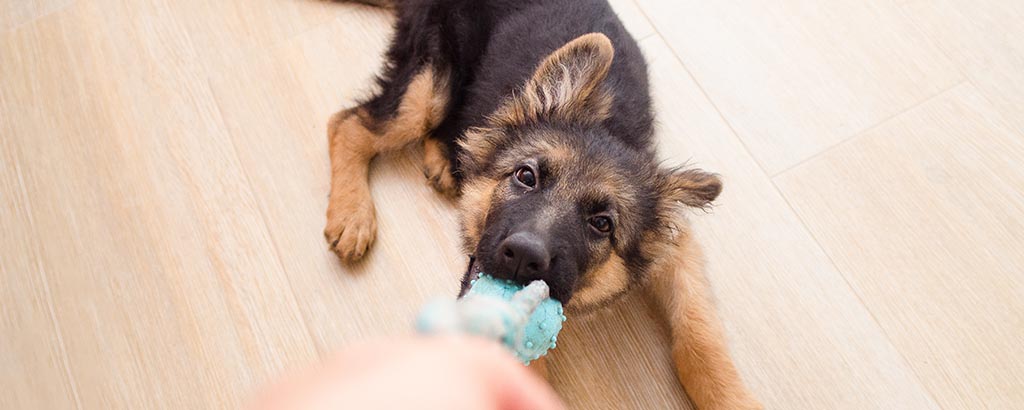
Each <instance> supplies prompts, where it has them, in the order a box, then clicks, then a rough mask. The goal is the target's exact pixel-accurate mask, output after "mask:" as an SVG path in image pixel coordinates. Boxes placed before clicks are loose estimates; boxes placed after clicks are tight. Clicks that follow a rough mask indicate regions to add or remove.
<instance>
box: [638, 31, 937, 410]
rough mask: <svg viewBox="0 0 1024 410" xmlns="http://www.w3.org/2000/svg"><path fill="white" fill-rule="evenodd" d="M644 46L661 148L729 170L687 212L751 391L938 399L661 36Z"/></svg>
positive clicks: (787, 399)
mask: <svg viewBox="0 0 1024 410" xmlns="http://www.w3.org/2000/svg"><path fill="white" fill-rule="evenodd" d="M644 49H645V50H646V53H647V56H648V58H649V60H650V61H651V66H652V69H651V73H652V76H653V80H654V81H653V84H654V96H655V100H656V101H657V107H658V110H657V112H658V120H659V123H660V129H659V138H660V146H661V150H662V151H661V153H662V155H663V156H664V157H665V158H667V160H668V163H670V164H671V163H679V162H681V161H685V160H688V159H690V160H692V163H693V164H695V165H697V166H700V167H702V168H705V169H708V170H712V171H715V172H719V173H721V174H722V175H723V176H724V181H725V189H724V191H723V193H722V196H721V197H720V198H719V200H717V201H716V203H717V205H716V206H715V208H714V212H713V213H712V214H710V215H703V214H701V213H700V212H697V213H695V214H694V215H693V217H692V218H691V219H692V221H693V223H694V230H695V235H697V238H698V242H699V243H700V244H701V245H702V246H703V248H704V250H705V253H706V257H707V259H708V273H707V275H708V279H709V280H710V282H711V285H712V289H713V290H714V294H715V296H716V298H717V306H718V309H719V314H720V316H721V317H722V320H723V322H724V325H725V329H726V333H727V335H728V340H729V342H730V347H731V348H732V352H733V355H734V358H735V359H736V361H737V365H738V367H739V369H740V372H741V373H742V375H743V377H744V378H745V380H746V381H747V382H748V383H749V384H750V386H751V388H752V389H753V391H754V394H755V395H757V396H759V397H760V398H761V399H762V401H763V402H764V403H765V406H767V407H768V408H780V409H787V408H808V409H811V408H818V409H825V408H914V409H927V408H937V407H938V406H936V404H935V403H934V402H933V401H932V400H931V398H930V396H929V395H928V394H927V392H926V391H924V389H923V388H922V387H921V386H920V384H919V383H918V381H917V380H916V378H915V377H914V375H913V373H912V372H911V371H910V370H909V369H908V368H907V367H906V365H905V364H904V363H903V360H902V358H901V356H900V353H899V352H898V351H896V349H895V348H894V347H893V346H892V345H891V344H890V343H889V341H888V340H887V339H886V337H885V335H884V333H883V332H882V331H881V329H879V328H878V326H877V324H876V323H874V321H873V320H872V318H871V315H870V314H869V313H868V311H867V310H865V309H864V307H863V306H861V304H860V303H859V302H858V300H857V298H856V296H855V295H854V294H853V293H852V292H851V291H850V289H849V288H848V287H847V286H846V283H845V282H844V280H843V277H842V276H841V275H840V274H839V272H838V271H837V270H836V269H835V267H834V266H833V265H832V263H831V262H830V261H829V259H828V258H827V257H826V255H825V254H824V252H822V250H821V248H819V247H818V245H817V244H816V243H815V242H814V240H813V238H812V237H811V236H810V234H808V232H807V231H806V230H805V229H804V228H803V226H802V225H801V223H800V220H799V219H798V218H797V217H796V215H794V214H793V212H792V211H791V210H790V208H789V206H788V205H787V204H786V201H785V200H784V199H783V198H782V197H781V196H780V195H779V194H778V193H777V192H776V191H775V190H774V189H773V187H772V184H771V182H770V180H769V179H768V177H767V176H766V175H765V174H764V173H763V172H762V171H761V170H760V169H759V168H758V167H757V164H756V163H755V162H754V160H753V158H751V157H750V155H748V154H747V153H746V152H745V151H744V149H743V146H742V145H741V144H740V142H739V140H738V139H737V138H736V137H735V136H734V135H732V134H730V131H729V129H728V127H727V126H726V124H724V123H723V122H722V121H721V120H720V119H719V118H718V117H717V115H716V113H715V111H714V107H712V106H711V104H709V103H708V101H707V100H706V99H704V98H702V97H701V93H700V90H699V88H698V87H697V85H696V84H695V83H693V82H692V80H690V78H689V77H688V76H687V73H686V71H685V70H684V69H683V68H682V66H681V65H680V63H679V62H678V61H677V60H676V59H675V57H674V56H673V55H672V53H671V51H670V50H669V49H668V47H667V45H665V44H664V43H663V42H661V40H660V39H654V38H652V39H649V40H648V41H646V42H645V44H644ZM648 348H650V347H648ZM658 348H659V349H660V348H661V346H660V345H659V346H658ZM808 386H820V387H822V388H812V389H809V388H808ZM824 386H828V387H827V388H824Z"/></svg>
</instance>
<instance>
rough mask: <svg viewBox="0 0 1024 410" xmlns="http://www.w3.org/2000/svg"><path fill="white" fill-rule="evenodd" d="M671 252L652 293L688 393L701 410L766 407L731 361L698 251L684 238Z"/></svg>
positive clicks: (655, 277)
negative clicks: (750, 390)
mask: <svg viewBox="0 0 1024 410" xmlns="http://www.w3.org/2000/svg"><path fill="white" fill-rule="evenodd" d="M671 251H672V253H670V254H668V255H665V256H666V257H665V259H664V260H662V261H660V263H659V266H657V267H656V270H655V271H654V272H652V274H653V277H652V278H651V283H650V284H649V286H648V291H649V292H650V296H651V297H652V298H653V300H654V301H655V302H656V303H657V304H658V305H659V307H660V308H661V309H662V311H663V313H664V315H665V318H666V320H667V321H668V324H669V327H670V330H671V335H672V358H673V360H674V361H675V364H676V370H677V374H678V376H679V380H680V381H681V382H682V384H683V387H684V388H685V389H686V392H687V394H689V396H690V399H691V400H693V402H694V403H695V404H696V405H697V408H698V409H700V410H726V409H729V410H731V409H760V408H762V406H761V404H760V403H758V401H757V400H756V399H755V398H754V397H753V395H751V394H750V392H749V391H747V389H746V387H744V385H743V382H742V381H741V380H740V376H739V373H738V372H737V371H736V367H735V366H734V365H733V363H732V359H731V358H730V357H729V351H728V349H727V347H726V344H725V340H724V335H723V332H722V329H721V324H720V323H719V322H718V318H717V317H716V316H715V312H714V306H713V305H712V304H711V302H710V300H709V289H708V285H707V283H706V281H705V279H704V274H703V257H702V254H701V252H700V250H699V249H698V248H697V246H696V245H695V244H694V243H693V242H692V241H691V240H690V239H689V237H687V236H683V237H681V238H679V240H678V243H677V245H675V247H674V248H673V249H671Z"/></svg>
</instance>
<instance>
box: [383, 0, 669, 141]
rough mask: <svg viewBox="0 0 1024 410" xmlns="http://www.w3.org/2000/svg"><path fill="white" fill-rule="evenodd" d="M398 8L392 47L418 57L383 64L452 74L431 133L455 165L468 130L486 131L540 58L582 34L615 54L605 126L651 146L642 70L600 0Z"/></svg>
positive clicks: (444, 0)
mask: <svg viewBox="0 0 1024 410" xmlns="http://www.w3.org/2000/svg"><path fill="white" fill-rule="evenodd" d="M396 7H397V10H398V14H399V27H398V32H397V35H396V38H395V39H394V41H395V42H398V43H401V42H418V43H419V44H416V45H415V46H414V47H406V48H405V49H413V50H416V52H415V53H416V54H417V55H415V56H389V59H390V60H391V61H396V60H401V59H403V58H417V59H423V60H429V61H430V62H431V64H434V65H436V66H438V67H436V71H439V72H448V73H450V74H449V75H450V81H449V83H448V87H449V88H450V91H451V96H452V97H451V98H452V100H451V103H450V104H449V110H450V111H449V113H448V114H449V115H448V116H447V117H446V119H445V121H444V123H443V124H441V125H440V126H439V127H438V129H437V130H436V131H435V133H434V135H435V137H436V138H438V139H439V140H441V141H444V142H446V143H447V144H449V152H451V153H452V158H453V159H454V157H455V156H456V155H457V151H458V147H457V146H456V144H455V141H456V140H457V139H458V137H459V136H460V135H462V134H463V133H464V132H465V131H466V129H468V128H469V127H476V126H481V125H484V123H485V122H486V117H487V116H488V115H490V114H492V113H494V111H495V110H496V109H497V108H498V106H499V104H501V102H502V101H505V100H506V99H507V98H508V97H509V96H510V95H511V94H512V93H513V92H515V90H516V89H517V88H519V87H521V86H522V85H523V84H524V83H525V82H526V80H527V79H528V78H529V76H530V75H531V74H532V73H533V72H534V70H535V69H536V68H537V65H538V64H539V63H540V62H541V60H543V59H544V57H546V56H547V55H549V54H551V52H553V51H555V50H556V49H558V48H559V47H561V46H563V45H565V44H566V43H567V42H569V41H570V40H572V39H574V38H577V37H579V36H581V35H583V34H587V33H602V34H604V35H605V36H607V37H608V38H609V39H610V40H611V42H612V44H613V46H614V48H615V53H616V57H615V60H614V62H613V64H612V67H611V70H610V72H609V73H608V78H607V80H606V81H605V87H607V88H608V92H610V93H611V94H613V95H614V98H613V99H612V101H613V103H612V107H611V112H610V116H609V117H608V119H607V120H605V122H604V126H605V127H606V128H607V129H608V130H609V131H610V132H611V134H612V135H614V136H616V137H617V138H619V139H621V140H622V141H623V142H624V143H626V144H627V145H629V146H632V147H634V148H638V149H646V148H647V147H648V145H649V144H650V142H651V136H652V133H653V126H652V123H653V115H652V113H651V108H650V105H651V104H650V97H649V93H648V84H647V67H646V64H645V63H644V59H643V56H642V54H641V52H640V49H639V47H638V46H637V44H636V41H635V40H634V39H633V37H632V36H631V35H630V34H629V32H627V31H626V29H625V28H624V27H623V25H622V23H621V22H620V21H619V19H618V16H616V14H615V12H614V11H613V10H612V9H611V7H610V6H609V4H608V2H607V1H606V0H404V1H403V0H399V2H398V3H397V5H396ZM393 49H395V48H394V47H393ZM398 74H401V75H413V74H414V73H398ZM390 100H391V101H393V100H394V98H392V99H390Z"/></svg>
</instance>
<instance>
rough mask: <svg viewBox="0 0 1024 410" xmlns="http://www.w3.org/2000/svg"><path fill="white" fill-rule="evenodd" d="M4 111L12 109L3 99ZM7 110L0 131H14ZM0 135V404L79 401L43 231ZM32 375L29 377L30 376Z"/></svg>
mask: <svg viewBox="0 0 1024 410" xmlns="http://www.w3.org/2000/svg"><path fill="white" fill-rule="evenodd" d="M0 112H9V111H8V110H7V109H6V108H5V107H4V106H3V105H2V100H0ZM6 120H7V117H6V116H0V132H2V133H3V134H4V135H10V127H9V124H7V123H6V122H7V121H6ZM15 149H16V147H15V146H14V145H13V144H12V141H11V140H10V139H8V138H0V232H3V235H0V250H2V253H0V313H2V315H0V335H2V336H0V367H2V368H3V369H4V370H3V372H0V386H2V387H3V390H4V392H5V393H4V394H0V408H5V409H14V408H21V407H25V406H29V405H31V406H32V407H36V408H51V409H57V408H61V409H70V408H75V407H77V403H76V398H75V393H74V386H73V384H72V383H73V381H72V380H71V378H70V377H69V375H68V370H67V362H66V361H65V358H64V351H63V349H64V346H63V344H62V343H61V340H60V339H61V335H60V332H59V329H58V327H57V325H56V323H54V318H53V299H52V298H51V297H50V291H49V283H48V277H47V274H46V272H45V271H44V270H43V268H42V264H41V261H40V260H39V250H38V247H39V245H40V243H39V242H40V239H41V238H40V235H38V234H37V231H36V230H35V228H34V227H33V226H32V218H31V216H30V212H29V206H30V205H29V204H28V203H27V202H28V201H27V198H26V196H25V185H24V178H23V176H22V170H21V168H22V166H21V164H20V161H19V160H18V155H17V153H16V152H15ZM26 375H29V376H30V377H26Z"/></svg>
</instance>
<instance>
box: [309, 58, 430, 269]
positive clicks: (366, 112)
mask: <svg viewBox="0 0 1024 410" xmlns="http://www.w3.org/2000/svg"><path fill="white" fill-rule="evenodd" d="M403 71H407V72H404V73H403ZM387 75H388V76H389V77H390V78H395V79H396V80H395V79H385V80H382V81H381V83H382V86H383V88H384V89H383V90H382V92H381V93H380V94H379V95H378V96H376V97H374V98H373V99H371V100H369V101H367V102H366V103H364V104H362V105H360V106H358V107H355V108H352V109H348V110H342V111H341V112H339V113H337V114H335V115H334V116H333V117H331V120H330V123H329V124H328V127H327V134H328V135H327V137H328V140H329V146H330V157H331V194H330V199H329V203H328V206H327V226H326V228H324V236H325V237H326V239H327V242H328V244H329V245H330V247H331V250H333V251H334V252H335V253H337V254H338V256H339V257H341V258H342V259H343V260H345V261H355V260H357V259H359V258H361V257H362V256H363V254H365V252H366V251H367V250H368V249H369V247H370V245H371V244H372V243H373V240H374V238H375V236H376V229H377V222H376V216H375V214H374V213H375V211H374V206H373V200H372V198H371V197H370V186H369V180H368V178H369V166H370V161H371V160H372V159H373V158H374V157H375V156H376V155H377V154H379V153H383V152H389V151H395V150H398V149H401V148H403V147H406V146H408V145H411V144H414V143H416V142H419V141H421V140H423V138H424V137H425V136H426V135H427V134H428V133H429V132H430V131H431V130H432V129H433V128H434V127H436V126H437V124H438V123H439V122H440V121H441V120H442V118H443V116H444V113H445V109H446V105H447V101H448V93H449V91H448V86H447V75H446V73H444V72H440V70H438V69H437V68H436V67H435V66H433V65H431V64H419V66H418V67H416V66H407V67H397V68H394V69H393V70H392V72H390V73H387Z"/></svg>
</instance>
